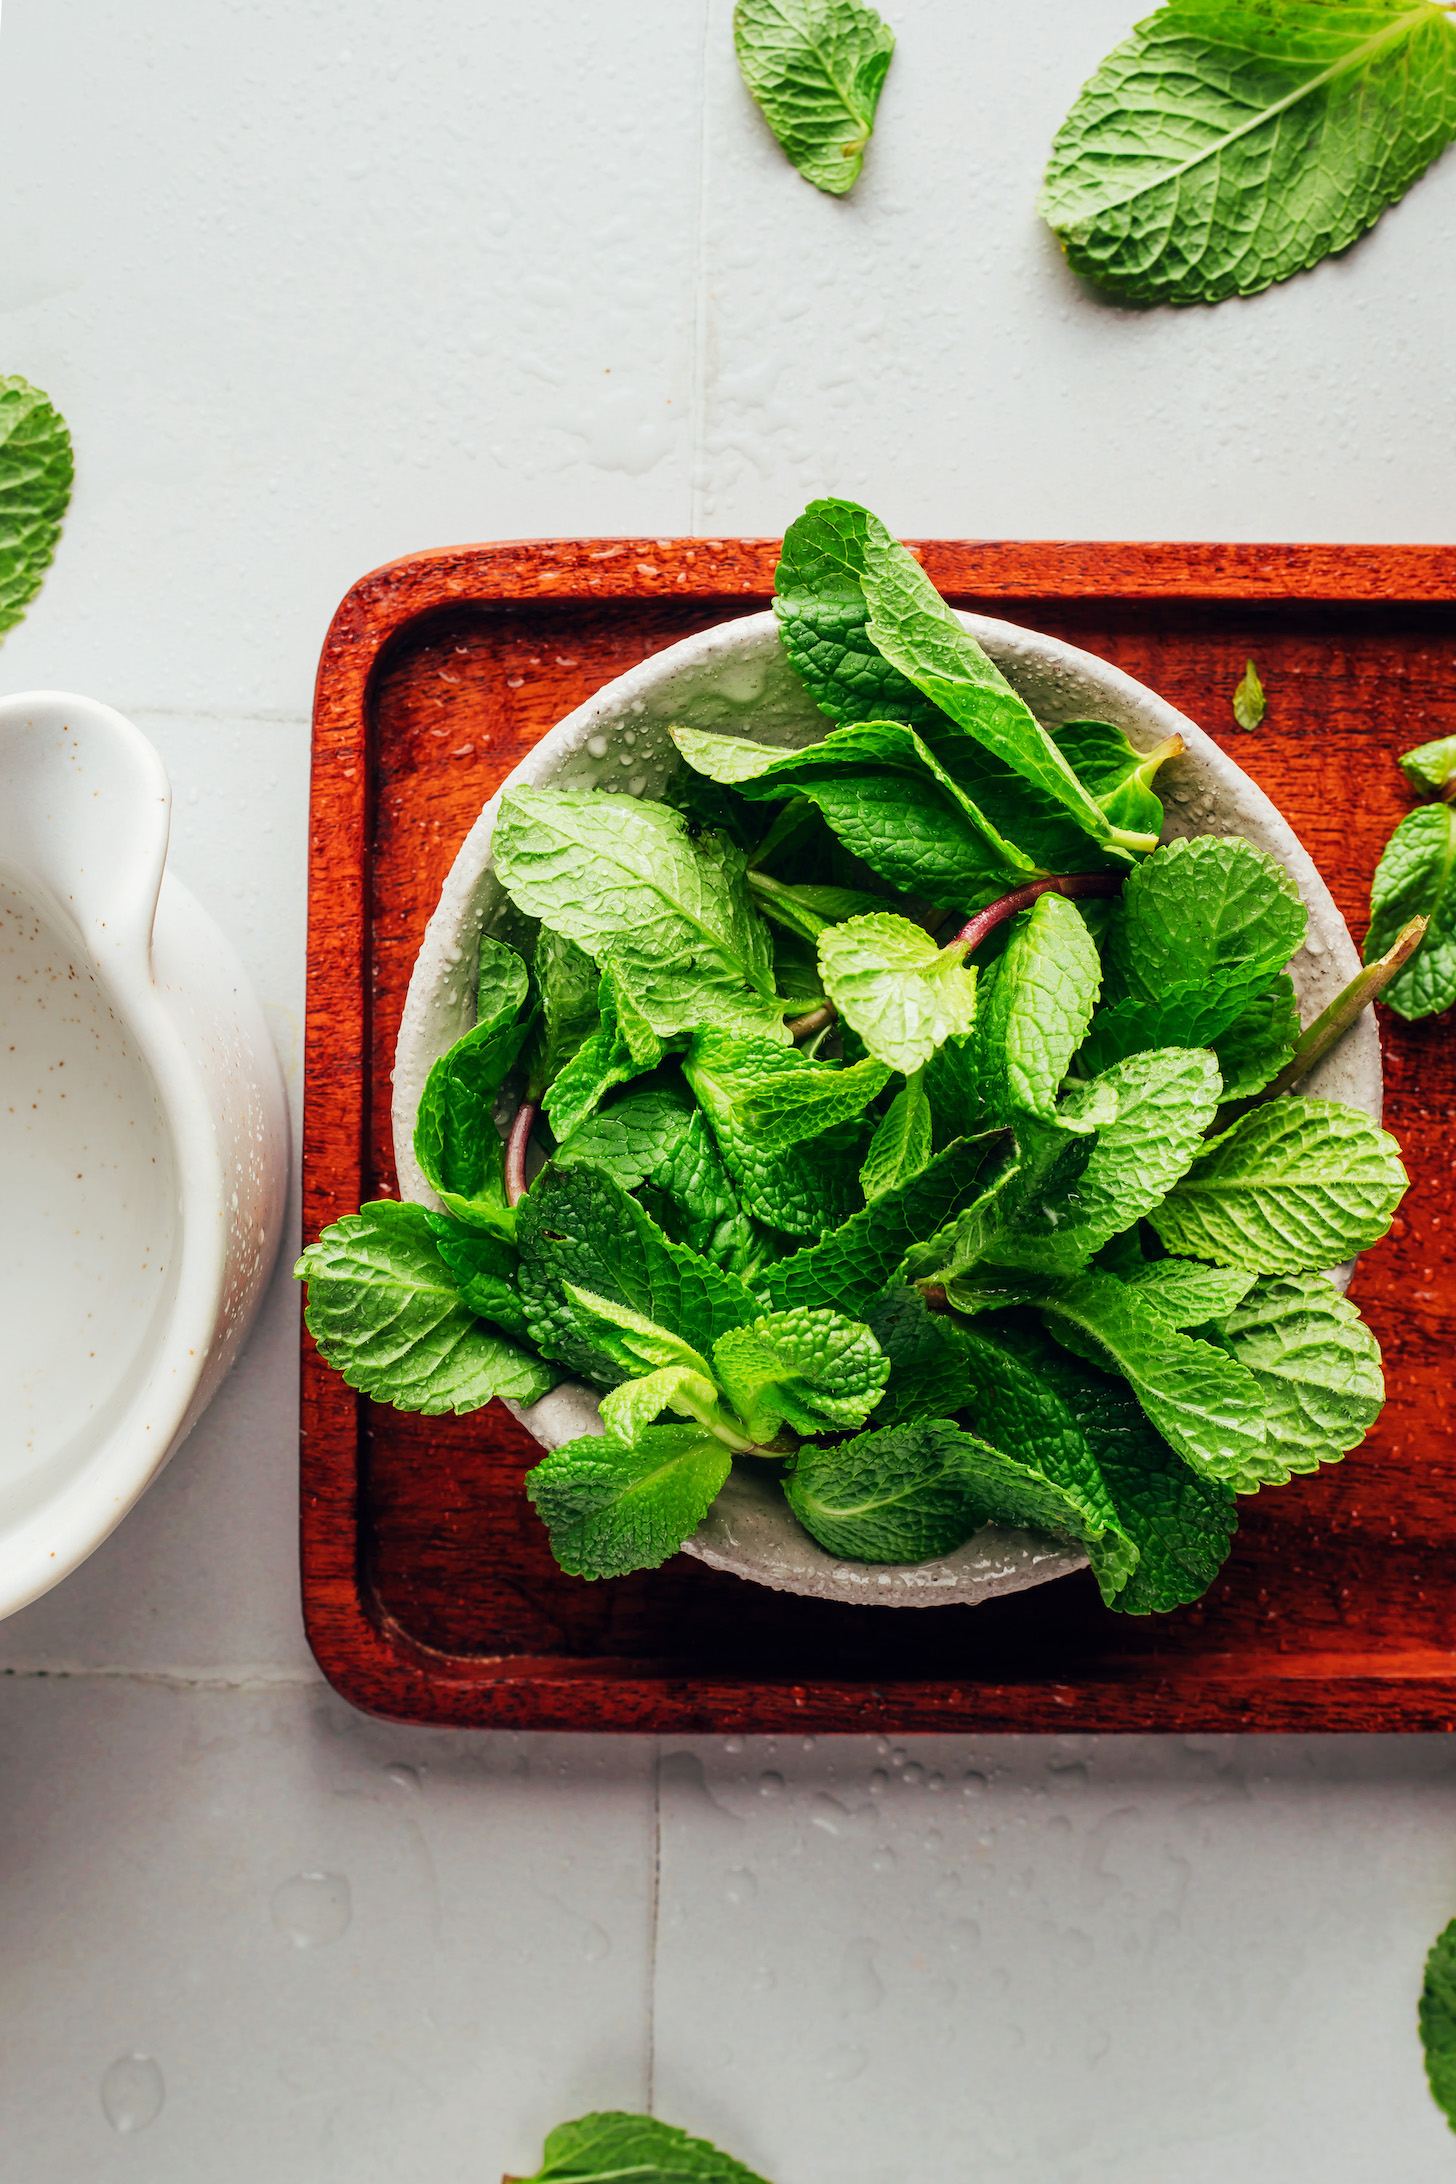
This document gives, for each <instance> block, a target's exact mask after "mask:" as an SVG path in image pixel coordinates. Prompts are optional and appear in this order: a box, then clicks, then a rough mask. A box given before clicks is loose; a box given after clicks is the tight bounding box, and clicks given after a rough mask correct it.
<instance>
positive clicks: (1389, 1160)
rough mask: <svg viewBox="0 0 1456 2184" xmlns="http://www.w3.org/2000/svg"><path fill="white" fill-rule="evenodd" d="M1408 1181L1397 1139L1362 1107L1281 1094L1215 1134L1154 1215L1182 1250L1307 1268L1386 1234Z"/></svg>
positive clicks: (1261, 1267)
mask: <svg viewBox="0 0 1456 2184" xmlns="http://www.w3.org/2000/svg"><path fill="white" fill-rule="evenodd" d="M1409 1180H1410V1179H1409V1177H1408V1176H1407V1174H1406V1172H1405V1169H1404V1168H1403V1167H1402V1166H1401V1161H1400V1149H1399V1147H1398V1146H1397V1144H1396V1142H1395V1139H1394V1138H1393V1137H1391V1136H1390V1135H1389V1134H1388V1132H1386V1131H1384V1130H1382V1129H1380V1128H1379V1126H1378V1125H1377V1124H1375V1123H1373V1122H1372V1121H1371V1120H1370V1118H1369V1116H1368V1115H1365V1114H1362V1113H1361V1112H1360V1110H1359V1109H1358V1108H1356V1107H1345V1106H1342V1105H1341V1104H1339V1103H1338V1102H1337V1101H1335V1100H1312V1099H1281V1100H1272V1101H1270V1102H1269V1103H1268V1105H1267V1106H1263V1107H1256V1108H1254V1109H1253V1110H1252V1112H1251V1113H1249V1114H1247V1115H1245V1116H1244V1117H1243V1119H1242V1120H1241V1121H1239V1122H1236V1123H1235V1124H1234V1126H1233V1128H1232V1129H1230V1130H1226V1131H1225V1132H1224V1134H1223V1135H1222V1137H1218V1138H1215V1139H1214V1140H1213V1141H1212V1143H1211V1144H1210V1145H1209V1148H1208V1150H1207V1152H1205V1153H1203V1154H1201V1155H1200V1156H1199V1158H1198V1159H1197V1160H1196V1161H1195V1162H1194V1163H1193V1166H1192V1167H1191V1168H1190V1169H1189V1170H1188V1173H1187V1174H1186V1175H1185V1176H1184V1177H1183V1179H1182V1181H1181V1182H1180V1183H1178V1184H1176V1185H1175V1186H1174V1188H1173V1190H1172V1191H1171V1192H1170V1193H1169V1195H1168V1196H1167V1197H1166V1198H1165V1199H1164V1200H1163V1203H1162V1205H1161V1206H1159V1207H1157V1208H1156V1209H1155V1210H1154V1211H1153V1212H1152V1213H1150V1214H1149V1216H1148V1219H1149V1220H1150V1221H1151V1222H1152V1224H1153V1227H1154V1228H1155V1229H1156V1230H1157V1232H1158V1235H1159V1237H1160V1238H1161V1239H1162V1241H1163V1243H1164V1244H1165V1245H1166V1247H1167V1249H1168V1250H1169V1251H1171V1252H1174V1253H1177V1254H1178V1255H1180V1256H1182V1257H1185V1258H1190V1259H1212V1260H1213V1261H1214V1263H1215V1264H1216V1265H1219V1266H1246V1267H1251V1268H1255V1269H1257V1271H1259V1272H1260V1273H1264V1274H1299V1273H1305V1272H1308V1271H1310V1270H1311V1269H1313V1270H1316V1271H1317V1270H1319V1269H1320V1268H1323V1267H1331V1266H1338V1265H1340V1263H1341V1262H1342V1261H1343V1260H1345V1259H1349V1258H1352V1257H1353V1256H1354V1254H1355V1253H1356V1252H1357V1251H1363V1250H1364V1249H1365V1247H1366V1245H1367V1244H1373V1243H1376V1242H1378V1240H1379V1239H1380V1238H1381V1237H1382V1236H1383V1235H1384V1234H1385V1232H1386V1230H1387V1229H1388V1228H1389V1226H1390V1222H1391V1217H1392V1216H1393V1214H1394V1212H1395V1209H1396V1207H1397V1206H1398V1205H1399V1204H1400V1201H1401V1198H1402V1196H1403V1195H1404V1193H1405V1190H1406V1187H1407V1185H1408V1183H1409Z"/></svg>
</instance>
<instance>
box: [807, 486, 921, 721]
mask: <svg viewBox="0 0 1456 2184" xmlns="http://www.w3.org/2000/svg"><path fill="white" fill-rule="evenodd" d="M874 521H875V518H874V517H872V516H871V515H870V514H869V512H868V510H867V509H864V508H861V507H860V505H859V503H858V501H845V500H817V501H810V503H809V505H808V507H807V508H806V509H805V510H804V513H803V514H802V515H801V516H799V517H797V518H796V519H795V521H794V522H793V523H791V524H790V525H789V528H788V530H787V531H786V532H785V534H784V544H783V555H782V558H781V560H780V562H779V565H778V568H777V569H776V571H775V572H774V593H775V597H774V613H775V615H776V616H777V618H778V625H779V635H780V637H781V638H782V639H783V645H784V650H785V652H786V653H787V654H788V657H789V664H790V665H791V666H792V668H793V669H794V672H795V674H796V675H798V677H799V679H800V681H801V682H802V683H803V685H804V687H805V689H806V690H807V691H808V693H809V695H810V697H811V698H812V699H813V700H814V703H815V704H816V705H817V706H818V707H819V709H820V711H821V712H824V713H827V714H828V715H829V717H830V719H831V720H833V721H837V722H841V723H842V722H846V721H860V720H872V721H885V720H892V721H903V722H905V724H906V725H907V726H908V727H911V728H914V729H916V730H918V731H919V733H920V734H921V735H922V736H929V737H930V738H931V740H932V741H933V740H934V736H935V734H936V733H937V732H946V731H950V729H951V723H950V722H949V721H948V720H947V719H946V716H945V715H944V714H943V713H942V712H941V710H940V708H939V706H937V705H932V704H931V702H930V700H929V699H928V698H926V697H924V696H922V694H921V693H920V691H918V690H917V689H916V687H915V685H914V683H912V682H911V681H910V679H909V677H908V676H905V675H902V674H901V673H900V670H899V669H898V668H897V667H891V665H890V663H889V661H888V660H887V659H886V658H885V657H884V655H883V653H881V652H880V650H879V649H878V647H877V646H876V645H875V643H874V641H873V639H872V638H871V637H870V634H869V628H868V624H869V607H868V604H867V603H866V600H865V595H864V581H863V579H864V564H865V547H866V543H867V541H868V538H869V529H870V525H871V524H872V523H873V522H874Z"/></svg>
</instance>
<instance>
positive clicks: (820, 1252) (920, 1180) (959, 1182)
mask: <svg viewBox="0 0 1456 2184" xmlns="http://www.w3.org/2000/svg"><path fill="white" fill-rule="evenodd" d="M988 1145H989V1141H988V1140H987V1139H985V1138H982V1139H961V1140H958V1141H957V1142H956V1143H955V1144H953V1145H948V1146H947V1147H946V1149H945V1151H944V1152H943V1153H937V1154H936V1156H935V1158H934V1159H933V1160H932V1161H931V1163H930V1166H929V1167H928V1168H927V1169H926V1170H925V1171H924V1173H923V1174H922V1175H918V1176H916V1177H915V1178H914V1180H913V1181H912V1182H910V1183H904V1184H901V1185H900V1186H899V1188H898V1189H896V1190H892V1191H887V1192H886V1193H885V1195H884V1197H883V1198H877V1199H876V1200H875V1203H874V1204H873V1205H872V1206H866V1207H865V1209H864V1211H863V1212H862V1213H857V1214H855V1215H854V1216H853V1218H852V1219H850V1220H848V1221H846V1222H845V1223H844V1225H843V1226H842V1227H841V1228H838V1229H836V1230H835V1231H834V1233H833V1235H831V1236H826V1237H825V1238H824V1240H823V1242H822V1243H819V1244H815V1245H813V1246H812V1247H811V1248H810V1249H809V1250H807V1251H796V1252H795V1253H794V1255H793V1257H792V1258H788V1259H780V1260H779V1261H778V1262H777V1264H776V1265H774V1266H770V1267H765V1268H764V1270H763V1272H762V1273H761V1274H760V1275H759V1277H758V1280H757V1282H756V1284H755V1286H756V1288H757V1291H758V1293H759V1295H760V1296H762V1297H763V1298H764V1299H765V1300H766V1301H767V1303H768V1304H770V1305H771V1306H772V1307H773V1309H774V1310H775V1311H776V1312H787V1311H789V1310H791V1309H792V1308H793V1307H794V1306H796V1305H806V1306H809V1307H811V1308H813V1307H818V1306H821V1305H823V1306H828V1307H829V1308H830V1309H832V1310H836V1311H840V1312H851V1313H853V1312H859V1311H862V1310H863V1308H864V1306H865V1305H867V1304H868V1302H869V1300H870V1298H871V1297H873V1296H874V1295H875V1294H876V1293H877V1291H879V1290H881V1289H883V1288H884V1286H885V1283H886V1282H887V1281H888V1280H889V1279H890V1277H891V1275H892V1274H894V1273H895V1271H896V1269H897V1268H898V1267H899V1265H900V1263H901V1261H902V1260H903V1259H904V1257H905V1255H906V1253H907V1252H909V1251H910V1250H911V1248H912V1247H913V1246H914V1245H917V1244H922V1243H925V1242H926V1241H927V1240H928V1239H929V1238H930V1237H932V1236H934V1235H936V1234H937V1232H938V1231H939V1230H940V1229H942V1228H943V1227H944V1225H945V1223H946V1222H947V1221H948V1220H949V1218H950V1216H951V1215H952V1214H953V1213H954V1212H955V1210H956V1208H957V1206H958V1205H959V1204H960V1202H961V1200H962V1199H963V1198H965V1197H966V1196H967V1195H969V1194H970V1193H971V1192H972V1191H973V1190H974V1187H975V1183H976V1179H977V1177H978V1175H979V1172H980V1170H981V1167H982V1166H983V1164H984V1162H985V1159H986V1154H987V1150H988Z"/></svg>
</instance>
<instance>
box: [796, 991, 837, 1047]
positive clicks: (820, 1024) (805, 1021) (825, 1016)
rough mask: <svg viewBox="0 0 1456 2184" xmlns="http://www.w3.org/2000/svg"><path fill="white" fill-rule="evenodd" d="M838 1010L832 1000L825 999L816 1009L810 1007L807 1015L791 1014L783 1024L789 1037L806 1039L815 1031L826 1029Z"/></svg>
mask: <svg viewBox="0 0 1456 2184" xmlns="http://www.w3.org/2000/svg"><path fill="white" fill-rule="evenodd" d="M838 1014H839V1011H838V1009H837V1008H836V1007H835V1006H834V1003H833V1002H832V1001H826V1002H824V1003H823V1004H822V1006H821V1007H819V1008H817V1009H810V1011H809V1013H808V1015H807V1016H792V1017H790V1019H789V1021H788V1022H787V1023H786V1024H785V1025H784V1030H785V1031H786V1032H787V1033H788V1035H789V1037H790V1038H791V1039H795V1040H797V1039H807V1038H809V1037H810V1036H811V1034H812V1033H814V1032H816V1031H827V1030H828V1029H829V1026H830V1025H831V1024H832V1023H833V1022H834V1020H835V1018H836V1017H837V1016H838Z"/></svg>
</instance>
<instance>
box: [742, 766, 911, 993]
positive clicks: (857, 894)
mask: <svg viewBox="0 0 1456 2184" xmlns="http://www.w3.org/2000/svg"><path fill="white" fill-rule="evenodd" d="M786 808H787V809H790V810H792V809H794V808H795V807H794V806H792V805H790V806H788V807H786ZM749 884H750V886H751V887H752V889H753V899H754V902H755V904H756V905H757V908H758V911H759V914H760V916H761V917H765V918H767V919H768V921H769V923H770V924H771V925H777V926H780V927H781V928H782V929H783V931H784V932H787V933H795V934H797V935H798V937H799V938H800V939H801V940H817V939H818V938H819V935H820V934H821V933H822V932H823V930H824V928H825V926H826V925H837V924H838V923H839V921H840V919H841V918H857V917H863V916H864V915H865V913H866V912H867V911H870V910H878V909H880V908H881V907H882V906H883V900H884V898H883V897H882V896H880V895H867V894H865V893H864V891H863V889H861V888H858V887H804V886H799V887H790V886H786V885H785V884H784V882H783V881H781V880H775V879H771V878H770V877H769V875H768V874H767V873H765V872H763V871H761V870H759V869H758V868H757V867H755V868H754V870H753V871H752V872H751V873H750V875H749ZM774 961H775V963H777V961H778V946H777V936H775V947H774Z"/></svg>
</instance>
